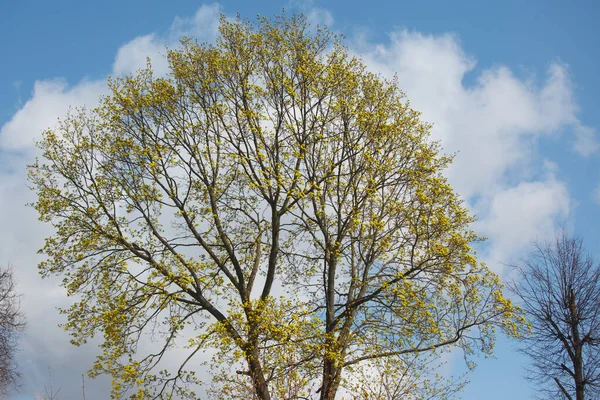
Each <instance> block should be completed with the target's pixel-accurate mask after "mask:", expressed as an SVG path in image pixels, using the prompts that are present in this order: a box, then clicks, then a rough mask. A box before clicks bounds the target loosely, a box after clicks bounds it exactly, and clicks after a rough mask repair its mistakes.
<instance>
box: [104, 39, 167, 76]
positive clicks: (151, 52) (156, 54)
mask: <svg viewBox="0 0 600 400" xmlns="http://www.w3.org/2000/svg"><path fill="white" fill-rule="evenodd" d="M166 52H167V50H166V47H165V45H164V44H163V43H162V41H161V40H160V39H158V38H157V36H156V35H155V34H149V35H145V36H140V37H136V38H135V39H133V40H131V41H130V42H127V43H126V44H124V45H123V46H121V48H120V49H119V51H118V52H117V56H116V58H115V62H114V64H113V73H114V74H115V75H120V76H122V75H127V74H133V73H135V71H137V70H139V69H143V68H146V65H147V60H148V59H150V63H151V64H152V69H153V70H154V71H155V73H156V74H157V75H164V74H166V73H167V72H168V70H169V64H168V63H167V60H166V58H165V54H166Z"/></svg>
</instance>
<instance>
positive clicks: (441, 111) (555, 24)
mask: <svg viewBox="0 0 600 400" xmlns="http://www.w3.org/2000/svg"><path fill="white" fill-rule="evenodd" d="M283 7H285V8H286V9H287V10H293V9H295V10H298V11H303V12H305V13H307V15H309V18H311V19H312V20H313V21H316V22H327V23H328V24H330V25H331V26H332V28H333V29H334V30H341V31H343V32H344V33H345V35H346V37H347V44H348V45H349V46H350V48H351V49H352V51H354V52H356V53H357V54H359V55H360V56H361V57H363V58H364V59H365V61H366V62H367V64H368V65H369V66H370V67H371V68H372V69H373V70H377V71H379V72H381V73H382V74H383V75H388V76H389V75H392V74H394V73H395V74H397V75H398V78H399V84H400V86H401V87H402V88H403V89H404V90H405V91H406V93H407V96H408V98H409V99H410V100H411V103H412V105H413V106H414V107H415V108H416V109H418V110H420V111H423V118H424V119H425V120H427V121H429V122H432V123H434V129H433V135H434V137H435V138H436V139H439V140H440V141H441V143H442V145H443V146H444V149H446V151H448V152H457V151H458V155H457V157H456V162H455V164H454V165H453V167H452V168H451V169H450V170H449V171H448V175H449V179H450V181H451V183H452V184H453V186H454V187H455V188H456V189H457V190H458V191H459V192H460V193H461V195H463V196H464V197H465V199H466V201H467V204H468V205H469V207H470V208H471V209H472V211H473V212H474V213H475V214H477V216H478V217H479V221H478V222H477V223H476V225H475V228H476V229H478V231H480V232H482V233H483V234H484V235H485V236H487V237H488V238H489V241H488V243H487V244H486V245H485V246H484V247H482V248H481V249H480V256H481V258H482V259H484V260H486V261H487V262H488V264H489V265H490V266H491V267H492V268H493V269H495V270H496V271H497V272H498V273H500V274H501V275H502V276H504V277H506V276H507V275H506V274H507V271H506V270H505V268H503V266H502V264H501V263H502V262H509V261H511V260H514V259H518V257H520V256H522V255H523V254H525V252H526V251H527V246H528V245H529V243H530V241H531V240H533V239H536V238H538V239H543V238H546V237H548V235H549V234H551V232H552V229H553V227H555V226H557V225H561V224H567V225H568V226H570V227H571V228H573V229H574V230H575V231H577V232H578V233H580V234H581V235H582V236H583V237H584V240H585V242H586V243H587V247H588V249H590V250H591V251H593V252H595V253H596V254H600V246H599V245H598V244H597V243H600V241H599V239H600V234H599V233H598V230H597V228H596V227H597V221H598V220H599V218H600V195H597V193H600V191H598V192H597V189H598V188H599V184H600V176H599V172H600V168H599V165H600V160H599V154H600V153H599V151H600V146H599V145H598V138H597V136H598V129H599V127H600V115H599V113H598V109H599V108H600V100H599V95H598V93H600V78H599V77H598V73H597V70H598V67H597V66H598V63H599V61H600V59H599V58H600V55H599V54H598V51H597V50H598V49H599V48H600V27H598V24H597V17H598V15H599V12H600V5H598V4H597V3H596V2H595V1H592V0H590V1H579V2H577V6H574V5H573V4H572V3H568V2H559V1H527V2H522V1H502V2H496V3H495V5H492V4H489V2H481V1H461V2H448V1H421V2H387V1H386V2H384V1H378V0H371V1H369V2H368V3H365V2H358V1H344V2H341V1H330V2H327V3H325V2H322V3H318V2H307V1H293V2H273V1H262V2H229V1H222V2H220V3H199V2H193V1H174V2H165V1H144V2H139V1H138V2H136V1H126V2H124V1H119V2H117V1H113V0H106V1H102V2H82V1H66V0H65V1H60V2H48V1H30V0H22V1H10V0H3V1H2V2H0V37H2V40H1V41H0V54H2V55H3V62H2V63H0V76H1V77H2V79H0V239H2V240H3V243H4V247H3V248H1V249H0V263H3V264H7V263H12V264H13V265H14V266H15V268H16V269H17V278H18V279H19V283H20V285H21V290H22V291H23V293H24V295H25V297H24V300H23V306H24V309H25V311H26V312H27V313H28V315H29V318H30V327H29V331H28V334H27V338H26V339H27V341H26V343H24V345H23V350H22V352H21V353H20V357H21V360H22V365H23V370H24V375H25V379H24V386H23V388H22V390H21V392H22V397H16V398H18V399H21V398H23V399H25V398H28V399H30V398H32V394H33V392H34V391H43V386H44V383H45V381H46V378H47V375H48V374H47V371H48V368H50V369H51V370H52V376H53V381H54V385H55V386H62V390H61V393H63V398H68V399H70V398H77V397H75V396H78V393H79V390H80V389H79V385H78V383H79V380H80V376H81V373H82V372H83V370H85V369H86V368H87V367H89V363H90V360H91V358H92V356H93V353H94V351H95V350H94V349H93V348H90V347H88V348H85V349H76V348H73V347H70V345H69V344H68V338H67V336H66V334H64V333H62V331H61V330H60V329H59V328H57V327H56V325H57V324H58V323H59V322H61V321H62V319H61V317H60V316H59V315H58V312H57V311H56V310H55V307H56V306H59V305H61V304H66V303H65V299H64V294H63V293H62V291H61V290H59V289H57V288H56V281H52V280H50V281H41V279H40V278H38V277H37V275H36V271H35V265H36V264H37V263H38V262H39V261H40V257H39V256H38V255H36V254H35V252H36V251H37V249H38V248H39V247H40V245H41V242H42V240H43V237H44V235H45V234H47V233H48V232H49V230H48V227H44V226H41V225H40V224H38V223H37V220H36V216H35V214H34V213H33V211H32V210H31V209H28V208H25V207H24V203H26V202H28V201H31V200H32V195H31V193H29V192H28V190H27V189H26V188H25V178H24V166H25V164H27V163H28V162H31V161H32V160H33V158H34V157H35V155H36V153H35V150H34V149H33V146H32V144H33V142H34V140H35V139H36V138H39V133H40V130H41V129H43V128H44V127H46V126H49V125H52V124H53V123H54V122H55V120H56V118H57V117H59V116H61V115H63V114H64V112H65V111H66V109H67V107H68V106H69V105H81V104H88V105H93V102H94V101H95V99H97V98H98V96H99V95H100V94H102V93H103V90H104V82H105V79H106V77H107V76H108V75H109V74H122V73H127V72H131V71H134V70H135V68H137V67H140V66H142V64H140V63H143V60H144V58H145V55H146V54H148V55H150V56H151V57H153V60H158V59H159V58H160V54H161V53H162V52H163V50H164V46H165V45H173V44H175V43H176V39H177V37H178V36H179V35H181V34H190V35H196V36H199V37H200V38H201V39H202V40H209V39H210V38H211V37H213V36H214V26H215V25H214V22H215V18H216V17H217V16H218V12H219V11H220V12H224V13H226V14H227V15H234V14H235V13H237V12H239V13H240V14H242V15H243V16H245V17H252V16H254V15H256V14H257V13H260V14H264V15H273V14H275V13H279V12H280V11H281V9H282V8H283ZM155 66H158V67H160V62H158V61H157V63H156V64H155ZM496 356H497V359H490V360H483V359H482V360H479V367H478V368H477V369H476V371H475V372H474V373H472V374H471V375H470V381H471V384H470V385H469V386H467V388H466V390H465V391H464V393H463V398H464V399H467V400H475V399H481V398H487V399H504V398H511V399H514V400H519V399H529V398H531V397H532V395H533V393H534V389H533V387H532V386H531V385H530V384H529V383H527V382H525V381H524V380H523V379H522V378H521V375H522V372H523V371H522V367H523V365H524V360H523V359H522V358H521V357H520V356H518V355H517V354H516V352H515V351H514V349H513V345H512V343H511V342H509V341H508V340H506V339H504V338H500V341H499V343H498V347H497V351H496ZM103 385H106V381H102V380H101V381H99V382H96V383H86V387H88V400H89V399H92V400H94V399H95V398H98V399H101V398H104V397H105V395H102V394H100V393H102V389H101V388H102V386H103ZM89 391H97V393H98V394H97V396H98V397H94V395H93V394H92V393H90V392H89Z"/></svg>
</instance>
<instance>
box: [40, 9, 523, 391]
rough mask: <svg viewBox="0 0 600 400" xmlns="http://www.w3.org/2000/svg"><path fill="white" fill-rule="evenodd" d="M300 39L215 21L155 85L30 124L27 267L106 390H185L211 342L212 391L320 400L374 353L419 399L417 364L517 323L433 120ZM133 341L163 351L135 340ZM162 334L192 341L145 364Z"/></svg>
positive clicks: (423, 377) (141, 81) (317, 38)
mask: <svg viewBox="0 0 600 400" xmlns="http://www.w3.org/2000/svg"><path fill="white" fill-rule="evenodd" d="M311 32H314V31H311V29H310V27H309V26H308V24H307V22H306V20H305V18H304V17H302V16H294V17H290V18H288V17H285V16H282V17H276V18H273V19H266V18H259V19H258V20H257V22H255V23H253V22H249V21H243V20H241V19H238V20H236V21H229V20H227V19H225V18H222V20H221V25H220V36H219V38H218V39H217V41H216V43H215V44H213V45H211V44H199V43H196V42H194V41H193V40H191V39H184V40H183V41H182V44H181V47H180V48H178V49H174V50H170V51H169V52H168V59H169V65H170V74H169V76H167V77H155V76H154V75H153V73H152V70H151V67H150V66H148V68H147V69H145V70H142V71H139V73H138V74H136V75H135V76H128V77H126V78H116V79H111V80H110V81H109V85H110V87H111V89H112V94H111V95H109V96H107V97H105V98H104V99H103V101H102V104H101V105H100V106H99V107H98V108H97V109H95V110H92V111H85V110H80V111H78V112H73V113H71V114H70V115H68V116H67V118H66V119H64V120H63V121H62V122H60V124H59V126H58V127H57V128H56V129H53V130H48V131H46V132H45V133H44V136H43V140H41V142H40V143H39V147H40V148H41V149H42V150H43V157H44V159H43V160H41V161H38V162H36V163H35V164H33V165H31V166H30V167H29V177H30V181H31V182H32V186H33V188H34V189H35V190H37V196H38V199H37V202H36V203H35V204H34V206H35V208H36V209H37V210H38V212H39V214H40V218H41V220H42V221H46V222H50V223H52V224H53V225H54V227H55V228H56V233H55V234H54V235H52V236H51V237H48V238H47V239H46V243H45V246H44V248H43V249H42V250H41V251H42V253H44V254H46V256H47V259H46V260H45V261H43V262H42V263H41V265H40V269H41V272H42V274H43V275H44V276H45V275H49V274H58V275H60V276H62V277H64V285H65V287H66V288H67V292H68V294H69V295H77V296H79V297H78V299H77V301H75V302H74V304H73V306H72V307H70V308H68V309H66V310H63V311H64V313H66V314H67V316H68V322H67V323H66V325H65V326H66V329H67V330H68V331H70V333H71V335H72V336H73V343H75V344H77V345H79V344H82V343H85V342H86V341H87V340H88V338H89V337H92V336H94V335H95V334H97V333H102V334H103V335H104V342H103V344H102V349H103V352H102V353H101V354H100V355H99V356H98V357H97V361H96V363H95V366H94V368H93V370H92V375H95V374H100V373H107V374H110V375H112V376H113V396H114V397H117V396H118V395H120V394H121V393H124V392H127V391H129V392H133V391H135V393H136V396H138V398H147V397H148V398H160V397H166V396H167V395H171V394H172V395H174V396H177V397H178V398H180V397H185V396H189V397H194V396H198V395H197V394H195V393H194V391H193V385H187V384H192V383H194V382H198V378H197V377H196V376H195V374H194V372H195V371H194V369H197V366H198V365H199V364H200V362H201V360H202V357H198V355H199V354H201V353H202V352H203V351H204V350H206V349H214V351H215V356H214V358H213V361H214V365H213V367H212V371H213V372H214V381H215V385H217V390H218V393H219V394H220V395H221V396H228V397H230V398H235V397H236V396H238V397H242V398H249V395H248V391H250V393H251V396H252V397H255V398H258V399H263V400H264V399H270V398H302V397H318V398H321V399H333V398H334V397H335V395H336V393H337V392H338V390H339V389H340V387H343V388H344V390H347V391H351V392H352V391H354V392H355V393H359V392H356V390H360V386H361V385H360V383H361V382H360V377H361V376H364V374H363V372H364V371H363V370H364V369H365V368H370V367H369V366H370V365H376V366H377V368H380V369H381V370H382V371H385V372H386V373H387V374H388V376H390V377H393V376H397V379H402V377H403V376H407V375H411V374H410V372H415V373H417V372H418V374H419V376H418V379H416V381H415V382H417V383H415V384H414V387H415V390H413V392H412V393H413V394H411V396H414V395H416V393H417V389H419V390H423V391H426V392H427V391H428V390H429V391H431V390H434V389H431V387H430V386H433V385H428V384H427V382H429V381H430V379H429V375H427V374H425V373H424V372H423V370H424V369H425V366H426V365H427V360H424V361H419V360H421V356H422V357H423V358H425V359H428V358H431V357H434V356H435V355H437V354H439V353H440V352H443V351H447V350H450V349H452V348H455V347H459V348H462V349H463V350H464V351H465V352H466V354H467V355H470V354H471V353H473V352H475V351H483V352H484V353H489V352H491V351H492V345H493V341H494V329H495V328H496V327H501V328H503V329H507V330H508V331H509V332H511V333H513V334H514V333H516V331H517V327H516V325H517V324H518V323H520V322H521V321H522V318H521V316H520V315H519V313H518V310H517V309H515V307H514V306H513V305H512V304H511V302H510V301H509V300H507V299H505V298H504V297H503V294H502V286H501V284H500V283H499V280H498V277H497V276H496V275H495V274H494V273H492V272H491V271H490V270H489V269H488V268H487V267H486V266H485V265H483V264H481V263H479V262H478V261H477V260H476V258H475V253H474V251H473V250H472V249H471V245H472V243H473V242H476V241H478V240H479V237H478V236H477V235H476V234H475V233H474V232H472V231H471V230H470V228H469V224H470V223H471V222H472V221H473V220H474V219H473V217H471V216H470V215H469V213H468V212H467V210H466V209H465V208H464V207H463V206H462V204H461V200H460V199H459V197H458V196H457V195H456V194H455V193H454V192H453V191H452V189H451V187H450V186H449V185H448V184H447V182H446V180H445V178H444V177H443V176H442V171H443V170H444V168H445V167H446V166H447V165H448V164H449V163H450V161H451V160H450V158H449V157H446V156H443V155H440V154H439V146H438V145H437V144H436V143H435V142H432V141H430V140H429V126H428V125H427V124H425V123H423V122H421V121H420V120H419V114H418V113H417V112H416V111H414V110H412V109H411V108H410V107H409V105H408V103H407V102H405V101H403V94H402V92H401V91H400V90H399V89H398V87H397V83H396V81H386V80H383V79H381V78H380V77H378V76H377V75H375V74H373V73H371V72H368V71H367V70H366V68H365V66H364V64H363V63H362V62H361V61H360V60H358V59H356V58H353V57H352V56H350V55H349V54H348V52H347V50H346V49H345V48H344V47H343V46H342V45H341V43H340V41H339V39H338V38H337V37H336V36H335V35H333V34H332V33H331V32H329V31H328V30H326V29H318V30H317V32H316V33H311ZM145 333H152V334H153V335H154V336H153V337H154V339H156V338H157V337H158V335H159V334H162V341H161V348H160V350H157V351H156V352H152V353H149V354H139V352H137V351H136V350H137V349H138V345H139V344H140V340H141V338H143V337H144V334H145ZM155 346H156V344H155ZM174 346H179V348H181V347H182V346H184V347H185V348H186V349H187V351H188V352H189V354H188V355H186V356H185V357H183V361H182V362H181V366H180V368H178V369H177V370H175V371H173V370H171V371H168V370H167V371H165V370H163V371H162V372H160V373H157V372H156V371H158V370H159V369H160V366H159V365H160V364H161V360H162V359H163V356H164V355H165V353H167V351H168V350H169V349H170V348H172V347H174ZM177 354H179V355H180V354H181V353H180V352H178V353H177ZM416 356H419V357H416ZM469 360H470V358H469ZM407 369H408V370H407ZM407 372H409V373H407ZM396 373H397V375H394V374H396ZM411 376H412V375H411ZM386 384H387V385H388V386H389V382H388V383H386ZM356 387H358V389H356V390H355V388H356ZM428 388H429V389H428Z"/></svg>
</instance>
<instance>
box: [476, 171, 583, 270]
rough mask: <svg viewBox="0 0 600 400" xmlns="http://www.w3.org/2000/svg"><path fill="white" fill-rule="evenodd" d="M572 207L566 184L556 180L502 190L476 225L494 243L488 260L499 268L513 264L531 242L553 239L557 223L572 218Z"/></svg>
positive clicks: (493, 198) (491, 200)
mask: <svg viewBox="0 0 600 400" xmlns="http://www.w3.org/2000/svg"><path fill="white" fill-rule="evenodd" d="M571 206H572V200H571V198H570V196H569V193H568V190H567V187H566V185H565V183H564V182H560V181H557V180H556V179H555V178H553V177H549V178H548V179H546V180H543V181H534V182H520V183H519V184H518V185H516V186H513V187H509V188H506V189H504V190H499V191H498V192H497V193H495V194H494V196H493V197H491V199H490V201H489V204H487V207H486V208H487V210H485V212H486V213H487V215H486V216H485V217H484V218H483V219H482V220H481V221H480V222H479V223H477V224H476V228H478V229H477V230H478V232H480V233H481V234H483V235H484V236H487V237H488V238H490V241H491V249H490V251H489V252H488V254H487V257H486V258H487V259H488V260H489V262H490V263H492V266H493V267H494V266H495V267H496V268H499V263H507V262H509V261H511V258H513V257H515V256H517V255H519V254H520V253H521V252H522V251H523V250H525V248H527V247H528V246H529V244H530V243H531V241H532V240H534V239H536V240H537V239H539V240H544V239H547V238H549V237H551V236H552V234H553V231H554V227H555V226H556V223H557V222H559V223H560V222H564V221H565V220H566V219H567V218H568V217H569V214H570V212H571Z"/></svg>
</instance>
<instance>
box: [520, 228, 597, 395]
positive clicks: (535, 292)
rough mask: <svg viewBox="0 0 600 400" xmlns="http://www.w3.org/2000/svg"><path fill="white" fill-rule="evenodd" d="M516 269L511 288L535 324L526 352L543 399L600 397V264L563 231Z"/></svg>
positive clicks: (526, 340) (538, 246)
mask: <svg viewBox="0 0 600 400" xmlns="http://www.w3.org/2000/svg"><path fill="white" fill-rule="evenodd" d="M514 267H515V269H516V270H517V271H518V278H517V280H516V281H515V282H514V283H513V284H512V287H511V290H512V291H513V293H515V294H516V295H517V296H518V297H520V299H521V301H522V307H523V308H524V310H525V311H526V313H527V314H528V318H529V320H530V322H531V332H530V333H528V334H526V335H524V336H523V343H522V344H523V345H522V347H521V348H520V350H521V351H522V353H524V354H526V355H527V356H529V358H530V361H531V362H530V366H529V367H528V368H527V372H528V378H529V379H531V380H532V381H534V382H536V383H538V384H539V385H540V387H541V389H542V390H541V392H540V397H543V398H551V399H557V398H562V399H568V400H572V399H577V400H584V399H597V398H600V352H599V349H600V348H599V344H600V265H599V264H598V263H597V262H595V261H594V259H593V258H592V256H590V255H589V254H588V253H586V252H585V250H584V248H583V243H582V239H581V238H579V237H573V236H570V235H569V234H568V233H567V232H566V231H565V230H564V229H563V230H561V231H559V232H558V233H557V234H556V235H555V239H554V240H553V241H548V242H545V243H536V245H535V250H534V251H533V252H532V254H531V255H530V257H529V258H528V259H526V260H523V261H522V262H521V263H520V264H518V265H515V266H514Z"/></svg>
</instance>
